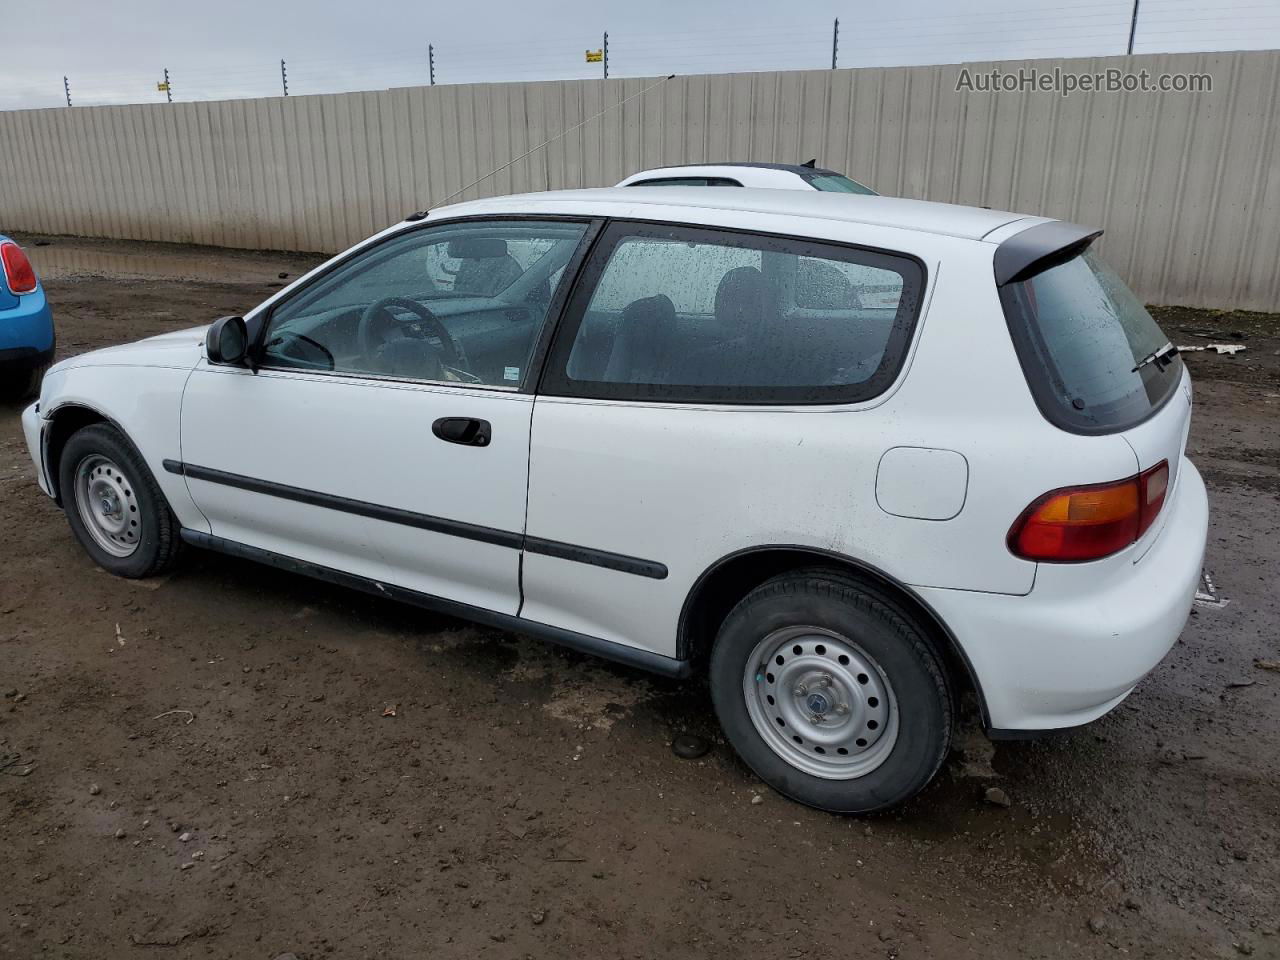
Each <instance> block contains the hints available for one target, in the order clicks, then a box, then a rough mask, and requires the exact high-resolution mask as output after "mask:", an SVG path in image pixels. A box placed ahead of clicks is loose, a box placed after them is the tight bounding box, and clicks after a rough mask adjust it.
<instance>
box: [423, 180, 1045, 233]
mask: <svg viewBox="0 0 1280 960" xmlns="http://www.w3.org/2000/svg"><path fill="white" fill-rule="evenodd" d="M661 208H667V210H668V211H670V210H671V208H679V209H680V210H681V211H682V215H681V216H680V220H681V222H685V223H692V224H696V223H698V221H699V216H698V213H697V211H698V210H715V211H720V210H733V211H744V212H748V213H761V214H775V215H781V216H791V217H804V218H809V219H814V220H832V221H839V222H845V223H865V224H871V225H875V226H881V227H896V228H898V229H902V230H914V231H917V232H920V233H931V234H937V235H940V236H948V237H961V238H964V239H968V240H982V239H985V238H987V236H988V234H991V233H993V232H994V231H996V230H999V229H1000V228H1001V227H1004V226H1006V225H1008V224H1013V223H1018V229H1019V230H1021V229H1023V228H1024V227H1029V226H1032V225H1034V224H1036V223H1039V222H1044V221H1045V219H1046V218H1044V217H1027V216H1024V215H1022V214H1018V213H1008V212H1006V211H1003V210H987V209H985V208H981V207H966V206H961V205H959V204H952V203H935V202H932V201H928V200H906V199H903V198H902V197H872V196H864V195H862V194H854V193H825V192H822V191H818V190H756V189H751V188H749V187H746V188H742V189H733V190H711V189H708V188H706V187H645V188H644V189H643V190H637V189H634V188H630V187H606V188H603V189H594V190H553V191H549V192H547V193H524V194H516V195H514V196H509V197H488V198H486V199H483V200H471V201H468V202H466V203H456V204H453V205H451V206H448V207H439V208H437V209H434V210H432V211H431V213H430V218H431V219H432V220H436V219H442V218H445V217H457V216H468V215H473V214H517V213H535V214H568V215H577V216H599V217H631V218H640V219H656V220H661V219H670V213H666V214H664V213H663V212H662V209H661Z"/></svg>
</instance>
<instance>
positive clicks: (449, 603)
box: [182, 528, 691, 678]
mask: <svg viewBox="0 0 1280 960" xmlns="http://www.w3.org/2000/svg"><path fill="white" fill-rule="evenodd" d="M182 539H183V540H184V541H185V542H187V543H189V544H191V545H192V546H195V547H203V548H204V549H206V550H214V551H217V552H218V553H225V554H228V555H229V556H233V557H240V558H242V559H245V560H253V561H255V562H257V563H262V564H266V565H267V566H269V567H275V568H276V569H278V570H285V571H288V572H289V573H298V574H302V575H303V576H307V577H313V578H315V579H317V580H323V581H325V582H326V583H332V584H336V585H338V586H342V587H349V588H350V589H352V590H360V591H362V592H364V593H370V594H373V595H374V596H379V597H387V598H389V599H391V600H399V601H400V602H402V603H408V604H412V605H413V606H415V607H421V608H422V609H424V610H430V611H432V612H434V613H443V614H446V615H448V616H451V617H458V618H459V619H462V620H471V621H473V622H475V623H481V624H484V625H485V626H490V627H496V628H497V629H499V630H510V631H512V632H513V633H523V634H527V635H529V636H532V637H537V638H538V639H539V640H545V641H547V642H549V643H555V644H558V645H560V646H562V647H568V648H569V649H571V650H577V651H579V652H580V653H590V654H593V655H595V656H597V657H603V658H604V659H606V660H612V661H614V662H615V663H621V664H624V665H625V666H628V667H635V668H636V669H639V670H646V671H648V672H650V673H657V674H661V675H662V676H665V677H676V678H681V677H687V676H688V675H689V674H690V672H691V666H690V664H689V661H688V660H676V659H674V658H672V657H664V656H662V655H661V654H657V653H651V652H649V651H648V650H638V649H636V648H635V647H628V646H624V645H623V644H620V643H614V642H612V641H610V640H602V639H600V638H599V637H590V636H587V635H586V634H583V633H574V632H573V631H572V630H562V629H561V628H559V627H553V626H551V625H549V624H545V623H537V622H536V621H533V620H525V619H523V618H522V617H516V616H511V615H510V614H505V613H496V612H495V611H493V610H486V609H484V608H483V607H473V606H471V605H470V604H467V603H459V602H458V601H456V600H446V599H444V598H443V597H437V596H433V595H431V594H429V593H420V592H419V591H417V590H410V589H408V588H407V587H397V586H395V585H393V584H390V583H381V582H379V581H377V580H371V579H369V578H367V577H361V576H357V575H355V574H353V573H345V572H344V571H342V570H334V569H333V568H332V567H323V566H320V565H319V564H315V563H309V562H307V561H305V560H297V559H295V558H293V557H286V556H284V555H283V554H279V553H272V552H271V551H270V550H263V549H261V548H259V547H252V546H249V545H248V544H243V543H237V542H235V541H233V540H225V539H223V538H222V537H215V536H212V535H211V534H207V533H201V532H200V531H199V530H189V529H186V528H184V529H183V531H182Z"/></svg>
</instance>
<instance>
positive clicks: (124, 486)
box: [75, 454, 142, 559]
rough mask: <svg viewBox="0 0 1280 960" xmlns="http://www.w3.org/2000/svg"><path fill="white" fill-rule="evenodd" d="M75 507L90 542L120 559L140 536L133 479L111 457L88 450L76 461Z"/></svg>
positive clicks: (129, 552) (140, 517)
mask: <svg viewBox="0 0 1280 960" xmlns="http://www.w3.org/2000/svg"><path fill="white" fill-rule="evenodd" d="M75 498H76V509H77V510H78V512H79V514H80V520H81V522H82V523H83V524H84V528H85V529H86V530H87V531H88V532H89V536H90V537H92V538H93V542H94V543H96V544H97V545H98V547H99V548H101V549H102V550H103V551H104V552H106V553H108V554H110V555H111V556H113V557H119V558H121V559H123V558H125V557H130V556H133V554H134V552H135V551H136V550H137V549H138V544H139V542H141V539H142V515H141V513H139V511H138V499H137V497H136V496H135V494H134V489H133V481H132V480H130V479H129V478H128V477H127V476H125V473H124V471H123V470H121V469H120V467H119V466H117V465H116V464H115V463H114V462H113V461H111V460H108V459H107V458H106V457H104V456H101V455H99V454H90V455H89V456H87V457H85V458H84V459H82V460H81V461H80V463H79V464H77V465H76V480H75Z"/></svg>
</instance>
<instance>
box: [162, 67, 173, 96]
mask: <svg viewBox="0 0 1280 960" xmlns="http://www.w3.org/2000/svg"><path fill="white" fill-rule="evenodd" d="M164 95H165V98H166V99H167V100H168V101H169V102H170V103H173V87H172V86H171V85H170V84H169V68H168V67H165V68H164Z"/></svg>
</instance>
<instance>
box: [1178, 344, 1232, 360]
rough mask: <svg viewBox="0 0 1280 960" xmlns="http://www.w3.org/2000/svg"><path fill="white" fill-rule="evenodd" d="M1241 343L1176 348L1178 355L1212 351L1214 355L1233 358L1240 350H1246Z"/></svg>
mask: <svg viewBox="0 0 1280 960" xmlns="http://www.w3.org/2000/svg"><path fill="white" fill-rule="evenodd" d="M1248 349H1249V348H1248V347H1246V346H1245V345H1244V344H1243V343H1210V344H1208V345H1206V346H1203V347H1193V346H1190V345H1187V346H1185V347H1182V346H1180V347H1178V352H1179V353H1196V352H1205V351H1209V350H1212V351H1213V352H1214V353H1225V354H1226V355H1227V356H1229V357H1234V356H1235V355H1236V354H1237V353H1239V352H1240V351H1241V350H1248Z"/></svg>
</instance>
